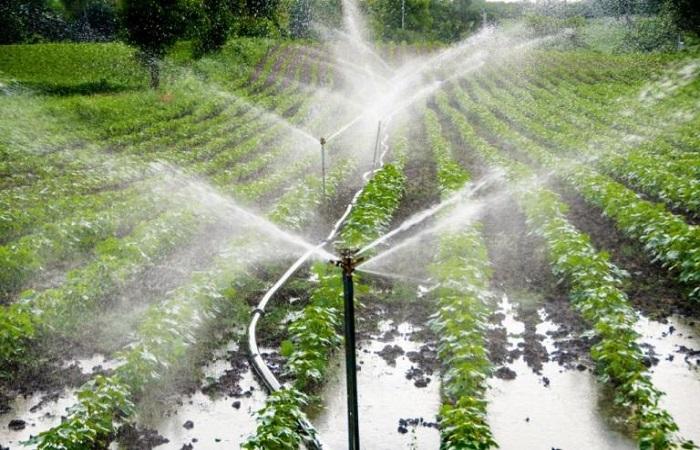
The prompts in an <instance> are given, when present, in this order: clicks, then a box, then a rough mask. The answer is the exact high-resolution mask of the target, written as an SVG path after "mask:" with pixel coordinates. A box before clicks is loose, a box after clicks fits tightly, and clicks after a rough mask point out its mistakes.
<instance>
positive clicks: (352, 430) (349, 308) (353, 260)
mask: <svg viewBox="0 0 700 450" xmlns="http://www.w3.org/2000/svg"><path fill="white" fill-rule="evenodd" d="M339 253H340V259H339V260H337V261H331V264H335V265H336V266H338V267H340V268H341V269H343V303H344V311H345V314H344V319H345V320H344V325H343V330H344V335H345V377H346V380H347V402H348V449H349V450H359V449H360V426H359V421H358V417H357V415H358V413H357V362H356V360H355V295H354V289H353V282H352V274H353V272H354V271H355V268H356V267H357V266H358V265H359V264H361V263H362V262H363V261H364V258H362V257H358V256H357V250H350V249H343V250H340V252H339Z"/></svg>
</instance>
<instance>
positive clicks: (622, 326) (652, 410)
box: [438, 94, 694, 448]
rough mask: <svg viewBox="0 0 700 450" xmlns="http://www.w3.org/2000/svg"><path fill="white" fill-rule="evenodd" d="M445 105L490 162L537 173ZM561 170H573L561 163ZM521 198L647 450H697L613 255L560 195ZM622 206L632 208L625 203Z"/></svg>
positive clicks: (531, 193) (538, 192)
mask: <svg viewBox="0 0 700 450" xmlns="http://www.w3.org/2000/svg"><path fill="white" fill-rule="evenodd" d="M458 99H459V101H460V103H461V104H462V105H463V106H464V107H465V108H468V109H469V110H471V109H472V108H473V107H474V104H473V103H471V102H469V99H468V97H467V96H465V95H463V94H462V95H459V96H458ZM438 106H439V108H440V110H441V111H443V112H444V113H445V114H446V115H448V116H449V117H450V118H451V119H452V120H453V122H454V123H455V124H456V126H457V128H458V131H459V132H460V135H461V137H462V140H463V141H464V142H465V143H467V142H468V143H469V145H470V146H471V147H472V148H474V149H475V150H476V151H477V152H478V153H479V155H480V156H481V157H482V158H483V159H484V160H486V161H487V163H488V164H489V165H491V166H496V167H500V168H503V169H505V170H506V171H507V173H508V176H509V177H510V178H511V179H512V180H513V181H524V180H527V179H529V178H530V177H531V176H532V171H531V170H530V169H529V168H527V167H526V166H523V165H522V164H521V163H518V162H516V161H513V160H510V159H509V158H507V157H504V156H503V155H502V154H501V153H500V152H499V151H498V150H496V149H495V148H493V147H492V146H491V145H490V144H489V143H488V142H487V141H486V140H485V139H484V138H483V137H481V136H479V135H478V134H477V133H476V132H475V130H474V129H473V128H472V125H471V124H470V123H469V121H467V120H466V119H465V118H464V116H463V115H462V114H461V113H460V112H459V111H457V110H455V109H454V108H452V107H451V106H450V105H449V104H448V103H447V101H446V98H445V97H444V96H440V97H439V98H438ZM476 112H477V113H480V114H483V115H480V116H479V117H480V118H484V119H485V123H489V124H490V125H489V126H497V124H496V123H495V121H494V120H493V119H492V118H489V116H488V113H487V111H486V110H485V109H484V108H479V109H477V111H476ZM496 130H500V131H499V132H501V131H503V132H505V131H506V130H507V128H505V127H501V126H500V125H498V128H493V131H496ZM557 167H558V168H559V169H561V168H562V167H566V166H564V165H563V164H559V165H558V166H557ZM594 191H595V188H594ZM517 197H518V200H519V203H520V204H521V206H522V207H523V209H524V210H525V213H526V215H527V217H528V225H529V226H530V228H531V229H532V230H533V231H534V232H536V233H537V234H539V235H540V236H542V237H543V238H544V240H545V243H546V245H547V251H548V254H549V258H550V263H551V267H552V270H553V272H554V273H555V274H556V275H558V276H560V277H561V278H562V280H565V281H567V282H568V284H569V286H570V298H571V300H572V302H573V304H574V306H575V307H576V308H577V309H578V310H579V312H580V313H581V314H582V315H583V316H584V318H586V319H587V320H588V321H589V323H591V325H592V326H593V327H594V330H595V332H596V334H597V335H598V336H599V337H600V339H601V340H600V342H599V343H598V344H596V345H595V346H594V348H593V349H592V350H591V356H592V357H593V358H594V360H595V361H596V367H597V371H598V373H599V376H600V379H601V381H602V382H604V383H607V384H610V385H612V386H613V387H614V393H615V402H616V404H618V405H619V406H621V407H623V408H625V409H626V410H627V411H628V414H629V415H628V418H627V420H628V422H629V423H630V424H631V425H633V426H634V427H635V428H636V432H637V439H638V442H639V444H640V447H641V448H694V446H693V443H692V442H688V441H685V440H683V439H681V438H679V437H678V436H677V431H678V426H677V425H676V423H675V422H674V421H673V419H672V417H671V416H670V415H669V414H668V412H667V411H665V410H664V409H662V408H661V407H660V406H659V398H660V396H661V395H662V394H661V393H660V391H658V390H656V389H655V388H654V387H653V385H652V383H651V381H650V379H649V376H648V373H647V369H646V366H645V365H644V363H643V353H642V351H641V349H640V348H639V345H638V344H637V342H636V340H637V338H638V335H637V333H636V331H635V330H634V322H635V321H636V316H635V315H634V313H633V311H632V309H631V308H630V306H629V303H628V301H627V297H626V295H625V294H624V292H622V291H621V290H620V285H621V281H620V279H621V277H622V275H623V273H622V272H621V271H620V270H619V269H618V268H617V267H616V266H614V265H613V264H612V263H610V262H609V259H608V256H607V255H606V254H604V253H600V252H597V251H596V250H595V249H594V248H593V246H592V245H591V243H590V238H589V237H588V236H586V235H583V234H581V233H580V232H579V231H578V230H576V228H575V227H573V226H572V225H571V224H570V223H569V222H568V221H567V220H566V218H565V212H566V207H565V206H564V205H563V204H562V203H561V202H560V201H559V200H558V198H557V196H556V195H555V194H553V193H551V192H550V191H547V190H546V189H544V188H541V187H536V188H532V189H528V190H522V191H520V192H519V193H518V195H517ZM627 200H630V199H629V198H628V199H627ZM618 207H619V208H621V209H622V210H623V211H624V210H626V206H625V207H622V206H621V205H618ZM645 223H647V224H651V223H653V222H645Z"/></svg>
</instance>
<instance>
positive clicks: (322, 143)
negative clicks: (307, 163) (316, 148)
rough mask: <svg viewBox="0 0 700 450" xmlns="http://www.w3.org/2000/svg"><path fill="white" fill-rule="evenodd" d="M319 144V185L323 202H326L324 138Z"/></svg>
mask: <svg viewBox="0 0 700 450" xmlns="http://www.w3.org/2000/svg"><path fill="white" fill-rule="evenodd" d="M320 142H321V184H322V189H323V201H324V202H325V201H326V138H324V137H322V138H321V139H320Z"/></svg>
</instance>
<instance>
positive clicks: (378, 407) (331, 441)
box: [312, 322, 440, 450]
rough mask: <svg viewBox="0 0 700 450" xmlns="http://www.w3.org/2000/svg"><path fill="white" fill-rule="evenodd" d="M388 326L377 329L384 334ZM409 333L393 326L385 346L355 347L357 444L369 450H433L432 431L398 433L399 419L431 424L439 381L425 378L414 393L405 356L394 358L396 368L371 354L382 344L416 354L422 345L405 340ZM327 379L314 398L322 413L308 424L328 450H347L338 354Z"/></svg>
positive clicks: (437, 439)
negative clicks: (393, 334) (425, 382)
mask: <svg viewBox="0 0 700 450" xmlns="http://www.w3.org/2000/svg"><path fill="white" fill-rule="evenodd" d="M389 328H390V324H389V323H387V322H385V323H383V324H381V326H380V330H384V331H387V330H388V329H389ZM412 331H413V329H412V327H411V326H410V325H409V324H405V323H404V324H400V325H399V326H398V332H399V335H398V336H396V337H395V339H393V340H392V341H390V342H379V341H376V340H372V341H362V342H360V343H359V350H358V357H357V360H358V364H359V365H360V367H361V370H360V371H359V372H357V384H358V397H359V398H358V402H359V421H360V442H361V446H362V447H365V448H371V449H374V450H385V449H386V450H396V449H402V448H417V449H437V448H439V447H440V435H439V432H438V430H437V429H435V428H431V427H425V426H420V425H419V426H416V427H408V432H406V433H400V432H399V431H398V428H399V419H409V418H410V419H413V418H421V417H422V418H423V419H424V420H425V421H427V422H435V421H436V415H437V413H438V410H439V408H440V382H439V374H438V373H437V372H435V373H433V374H432V375H430V382H429V383H428V385H427V386H426V387H424V388H417V387H415V385H414V384H413V381H412V380H408V379H406V372H407V371H408V370H409V369H410V368H411V367H412V366H415V364H413V363H412V362H411V361H409V359H408V358H407V357H406V355H405V354H404V355H401V356H399V357H397V358H396V367H393V366H390V365H389V364H388V363H387V362H386V361H385V360H384V359H383V358H382V357H381V356H379V355H378V354H377V353H376V352H378V351H381V350H382V349H383V348H384V347H385V346H386V345H399V346H400V347H401V348H403V349H404V351H405V352H409V351H417V350H418V348H419V347H420V346H421V345H422V343H419V342H413V341H411V340H409V336H410V334H409V333H410V332H412ZM331 364H332V366H331V367H332V370H331V374H330V376H329V380H328V382H327V383H326V385H325V386H324V388H323V390H322V392H321V393H320V396H321V398H322V399H323V401H324V408H323V410H322V411H321V412H320V413H319V415H318V416H317V417H315V418H312V422H313V424H314V425H315V426H316V429H317V430H318V432H319V433H320V436H321V440H322V441H323V443H324V444H325V445H326V446H327V447H328V448H329V449H335V450H339V449H343V448H347V445H348V444H347V436H348V435H347V415H346V407H347V404H346V397H345V391H346V388H345V357H344V353H343V352H339V353H338V354H337V355H336V356H335V358H334V360H333V361H332V363H331Z"/></svg>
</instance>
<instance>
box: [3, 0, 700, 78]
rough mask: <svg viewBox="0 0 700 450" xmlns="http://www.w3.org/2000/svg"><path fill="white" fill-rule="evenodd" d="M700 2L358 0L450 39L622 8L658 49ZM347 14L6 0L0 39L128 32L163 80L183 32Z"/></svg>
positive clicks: (246, 31) (414, 34) (202, 43)
mask: <svg viewBox="0 0 700 450" xmlns="http://www.w3.org/2000/svg"><path fill="white" fill-rule="evenodd" d="M697 1H698V0H583V1H580V2H568V3H567V2H566V1H561V0H539V1H538V2H536V3H530V2H521V3H504V2H486V1H485V0H359V5H360V7H361V8H362V9H363V10H364V12H365V13H366V14H367V16H368V18H369V25H370V28H371V31H372V33H373V35H374V37H375V38H376V39H380V40H391V41H409V42H411V41H425V40H429V41H443V42H451V41H456V40H459V39H462V38H463V37H465V36H467V35H469V34H471V33H473V32H475V31H476V30H478V29H479V28H480V27H482V26H483V25H484V23H485V22H488V23H491V22H500V21H503V20H508V19H521V18H525V23H526V24H528V26H529V27H530V28H531V29H532V31H534V32H535V33H539V34H547V33H551V32H556V31H557V30H561V29H572V28H573V29H576V28H577V27H580V26H581V24H585V18H595V17H614V18H615V19H616V20H618V21H622V20H624V21H626V22H627V24H628V26H629V31H628V33H627V34H628V35H629V42H630V47H631V49H632V50H653V49H656V48H658V47H659V46H660V45H666V46H667V47H668V48H671V47H673V46H674V45H675V44H676V41H680V38H679V36H680V31H687V32H691V33H695V34H697V33H698V31H699V29H700V8H698V7H697V5H696V4H695V3H696V2H697ZM341 17H342V1H341V0H0V44H11V43H33V42H46V41H111V40H117V39H121V40H123V41H125V42H127V43H129V44H131V45H133V46H135V47H136V48H137V49H138V50H139V52H138V55H139V59H140V60H141V61H142V63H143V64H144V65H145V66H146V67H147V68H148V69H149V71H150V73H151V80H152V85H154V86H157V85H158V81H159V76H158V75H159V69H158V64H159V61H160V60H161V59H162V57H163V55H164V54H165V52H166V50H167V49H168V48H169V47H170V46H171V45H172V44H174V43H175V42H176V41H177V40H179V39H189V40H191V41H192V42H193V52H194V56H195V57H199V56H201V55H204V54H206V53H208V52H212V51H216V50H217V49H219V48H221V47H222V46H223V45H224V43H225V42H226V40H227V39H228V38H229V37H231V36H264V37H274V38H281V37H292V38H309V39H313V38H315V37H317V36H318V35H319V34H322V33H323V32H324V27H326V29H327V28H335V27H337V26H338V25H339V24H340V22H341ZM633 17H634V18H635V20H633V19H632V18H633ZM574 37H575V34H574ZM659 43H661V44H659ZM664 49H665V48H664Z"/></svg>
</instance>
